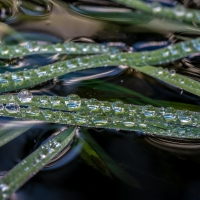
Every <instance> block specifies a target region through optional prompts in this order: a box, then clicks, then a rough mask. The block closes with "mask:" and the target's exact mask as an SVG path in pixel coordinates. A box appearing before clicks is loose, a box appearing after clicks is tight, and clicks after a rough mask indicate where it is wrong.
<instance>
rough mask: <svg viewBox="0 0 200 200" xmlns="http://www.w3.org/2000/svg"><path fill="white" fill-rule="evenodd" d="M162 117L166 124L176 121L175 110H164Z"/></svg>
mask: <svg viewBox="0 0 200 200" xmlns="http://www.w3.org/2000/svg"><path fill="white" fill-rule="evenodd" d="M163 117H164V118H165V120H166V122H171V121H176V117H177V116H176V110H175V109H174V108H166V109H164V113H163Z"/></svg>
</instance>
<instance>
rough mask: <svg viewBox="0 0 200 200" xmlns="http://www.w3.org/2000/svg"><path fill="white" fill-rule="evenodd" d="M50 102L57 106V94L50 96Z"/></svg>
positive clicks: (58, 100) (58, 99)
mask: <svg viewBox="0 0 200 200" xmlns="http://www.w3.org/2000/svg"><path fill="white" fill-rule="evenodd" d="M50 102H51V104H52V106H58V105H60V98H59V97H57V96H52V97H50Z"/></svg>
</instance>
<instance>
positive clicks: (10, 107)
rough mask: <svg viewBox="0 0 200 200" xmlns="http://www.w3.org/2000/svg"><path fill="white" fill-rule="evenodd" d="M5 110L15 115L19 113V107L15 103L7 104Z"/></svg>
mask: <svg viewBox="0 0 200 200" xmlns="http://www.w3.org/2000/svg"><path fill="white" fill-rule="evenodd" d="M5 109H6V111H7V112H8V113H17V112H19V111H20V106H19V104H17V103H8V104H6V106H5Z"/></svg>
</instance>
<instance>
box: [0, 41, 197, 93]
mask: <svg viewBox="0 0 200 200" xmlns="http://www.w3.org/2000/svg"><path fill="white" fill-rule="evenodd" d="M199 44H200V39H194V40H191V41H187V42H181V43H178V44H174V45H173V46H169V47H166V48H163V49H159V50H155V51H150V52H142V53H115V54H108V55H107V54H103V55H91V56H84V57H79V58H74V59H70V60H67V61H61V62H57V63H55V64H51V65H47V66H44V67H40V68H37V69H30V70H24V71H18V72H12V73H11V72H6V73H4V74H0V83H1V84H0V92H7V91H12V90H16V89H20V88H26V87H31V86H34V85H37V84H40V83H43V82H45V81H48V80H51V79H53V78H54V77H58V76H61V75H64V74H66V73H70V72H74V71H78V70H83V69H88V68H94V67H100V66H113V65H128V66H130V67H134V66H144V65H154V64H163V63H168V62H171V61H174V60H176V59H179V58H182V57H184V56H186V55H190V54H191V53H195V52H199V49H200V45H199ZM6 52H7V51H6Z"/></svg>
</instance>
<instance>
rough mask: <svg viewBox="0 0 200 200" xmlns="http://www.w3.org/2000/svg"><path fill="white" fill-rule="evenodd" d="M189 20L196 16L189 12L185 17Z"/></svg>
mask: <svg viewBox="0 0 200 200" xmlns="http://www.w3.org/2000/svg"><path fill="white" fill-rule="evenodd" d="M185 16H186V17H187V18H192V17H193V16H194V15H193V13H192V12H187V13H186V15H185Z"/></svg>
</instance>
